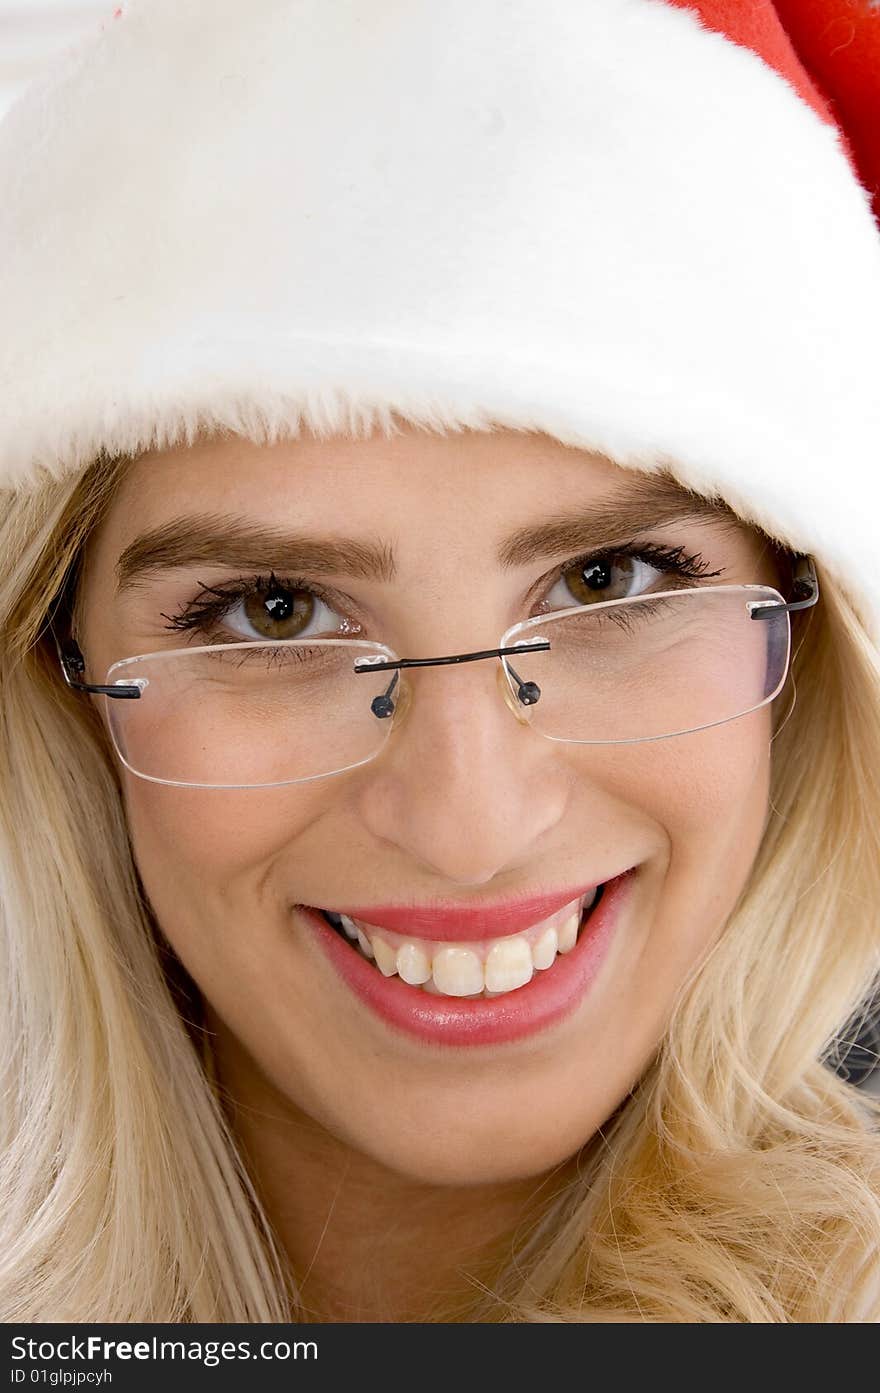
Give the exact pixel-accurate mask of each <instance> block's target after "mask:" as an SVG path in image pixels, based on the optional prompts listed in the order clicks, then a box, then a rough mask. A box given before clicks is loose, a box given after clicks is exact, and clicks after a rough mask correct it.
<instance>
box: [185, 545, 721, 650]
mask: <svg viewBox="0 0 880 1393" xmlns="http://www.w3.org/2000/svg"><path fill="white" fill-rule="evenodd" d="M622 556H625V557H627V558H629V559H632V560H634V561H647V563H648V565H649V566H653V567H654V568H655V569H657V570H659V571H662V572H666V573H668V574H671V575H674V576H676V577H677V578H679V579H686V580H701V579H704V578H705V577H706V576H707V575H708V576H718V575H720V574H721V572H720V571H709V570H707V567H708V565H709V563H708V561H703V560H702V559H701V556H700V553H699V552H697V553H696V554H694V555H691V554H690V553H688V552H686V551H685V549H684V547H669V546H661V545H659V544H658V543H655V542H623V543H621V545H619V546H616V547H607V548H605V549H604V550H603V551H592V552H586V553H584V555H582V556H576V557H573V558H572V559H571V560H570V561H565V562H563V563H562V565H561V566H558V567H557V568H556V570H555V571H554V572H553V576H552V581H551V584H550V587H549V588H551V589H552V588H553V586H555V584H556V582H557V581H558V580H561V579H562V577H563V576H564V575H565V574H566V572H568V571H572V570H576V569H585V568H586V567H587V566H588V565H595V564H597V563H600V562H602V561H607V560H610V559H614V558H615V557H622ZM271 589H281V590H290V591H294V590H305V591H307V592H308V593H309V594H311V595H314V596H315V597H316V599H318V600H321V601H322V603H323V604H325V605H327V606H328V607H329V608H330V609H334V608H336V607H337V606H338V605H339V602H340V599H341V597H340V596H339V595H336V594H334V593H333V592H332V591H330V590H325V589H324V588H323V587H322V586H320V585H315V584H313V583H312V582H311V581H309V580H307V579H306V578H305V577H303V576H290V577H282V578H279V577H278V576H276V575H275V572H274V571H272V572H271V573H270V575H269V577H268V579H266V578H264V577H263V576H251V577H248V576H239V577H238V578H237V579H235V580H232V581H230V582H229V583H228V584H227V585H225V586H222V587H215V586H210V585H201V584H200V594H209V595H214V596H215V597H216V598H215V599H213V600H206V601H200V599H199V596H198V595H196V596H193V598H192V599H191V600H188V601H187V602H186V603H185V604H183V605H182V606H181V608H180V610H179V611H178V613H177V614H176V615H173V616H172V615H167V614H163V615H162V618H163V619H167V620H168V621H169V622H168V623H167V624H166V625H165V626H164V627H165V628H167V629H172V630H175V631H186V630H195V631H196V632H198V633H202V634H205V633H207V632H208V630H209V629H210V628H211V626H212V625H213V624H215V623H216V622H217V621H218V620H220V619H223V618H224V617H225V616H226V615H227V614H228V613H229V611H230V610H231V609H233V607H234V606H235V605H236V604H237V603H238V602H239V601H240V600H243V599H247V598H248V597H249V596H250V595H252V594H254V593H256V592H263V591H270V590H271Z"/></svg>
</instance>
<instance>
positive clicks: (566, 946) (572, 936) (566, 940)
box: [557, 912, 581, 953]
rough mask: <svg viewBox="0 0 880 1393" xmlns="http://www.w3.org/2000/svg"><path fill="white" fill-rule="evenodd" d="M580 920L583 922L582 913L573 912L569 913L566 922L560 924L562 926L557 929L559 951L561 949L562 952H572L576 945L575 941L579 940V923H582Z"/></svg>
mask: <svg viewBox="0 0 880 1393" xmlns="http://www.w3.org/2000/svg"><path fill="white" fill-rule="evenodd" d="M580 922H581V915H580V912H578V913H576V914H571V915H569V917H568V918H567V919H566V921H565V923H564V924H561V925H560V927H559V929H558V931H557V932H558V933H559V951H560V953H570V952H571V950H572V948H573V947H574V945H575V943H576V942H577V936H578V925H579V924H580Z"/></svg>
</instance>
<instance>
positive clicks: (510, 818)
mask: <svg viewBox="0 0 880 1393" xmlns="http://www.w3.org/2000/svg"><path fill="white" fill-rule="evenodd" d="M403 671H404V672H405V673H406V678H407V685H408V687H409V693H408V697H407V699H406V700H405V701H404V706H403V710H402V712H401V716H400V722H399V725H397V726H396V728H395V729H394V730H393V731H392V733H391V738H390V739H389V742H388V744H387V745H386V746H385V748H384V749H383V751H382V753H381V755H380V756H379V757H378V758H377V759H376V761H375V762H374V763H373V764H372V765H370V766H369V769H368V770H365V771H364V774H365V777H364V780H363V784H362V787H361V790H360V799H361V807H360V813H361V816H362V818H363V821H364V823H365V824H366V826H367V828H368V829H369V830H370V831H371V832H372V833H373V835H374V836H375V837H377V838H379V839H380V840H382V841H386V842H393V843H394V844H395V845H396V846H397V847H399V848H400V849H402V850H403V851H405V852H406V853H407V855H408V856H409V857H411V858H415V859H417V860H419V861H421V862H422V863H423V864H424V865H426V866H428V867H430V868H431V870H432V871H433V872H434V873H435V874H436V875H438V876H440V877H442V878H443V879H444V880H445V881H447V882H448V883H450V884H451V883H456V884H461V885H482V884H484V883H486V882H488V881H490V880H492V879H494V878H496V877H497V876H498V875H499V874H501V873H503V872H504V870H505V869H506V868H508V867H511V866H517V865H520V864H522V863H523V861H524V860H528V858H529V857H530V856H531V855H534V848H535V845H536V844H537V843H539V842H540V839H541V838H542V837H543V836H544V834H545V833H546V832H547V831H548V830H549V829H550V828H552V827H553V826H554V824H555V823H556V822H557V821H558V820H559V819H560V818H561V817H562V816H563V813H564V807H565V799H566V780H565V771H564V768H563V764H564V761H562V760H560V758H559V755H558V753H556V752H557V751H558V750H559V748H560V747H559V746H558V745H554V744H553V743H552V742H550V741H547V740H543V739H542V738H541V736H540V735H538V734H536V733H535V732H534V731H532V730H530V729H529V727H528V725H527V724H524V723H521V722H520V721H518V720H517V719H516V717H515V715H514V714H513V710H512V709H511V706H510V705H509V704H508V702H507V701H506V700H505V695H504V692H505V690H506V682H505V678H504V673H503V671H502V670H501V664H500V660H499V659H497V658H496V659H494V660H493V659H486V660H482V661H478V662H472V663H461V664H456V663H451V664H448V665H441V666H438V667H426V668H409V669H404V670H403ZM508 698H509V700H510V701H511V702H512V703H513V705H515V699H514V698H512V697H511V696H510V694H509V692H508Z"/></svg>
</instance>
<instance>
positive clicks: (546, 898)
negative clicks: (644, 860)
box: [320, 872, 622, 942]
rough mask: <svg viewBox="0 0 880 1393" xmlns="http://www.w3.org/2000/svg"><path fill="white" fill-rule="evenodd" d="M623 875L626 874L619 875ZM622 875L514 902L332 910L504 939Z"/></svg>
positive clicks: (421, 929)
mask: <svg viewBox="0 0 880 1393" xmlns="http://www.w3.org/2000/svg"><path fill="white" fill-rule="evenodd" d="M618 874H622V873H620V872H619V873H618ZM616 878H617V877H616V876H607V877H606V878H605V879H604V880H591V881H588V882H587V884H581V885H571V886H568V887H566V888H565V889H563V890H553V891H552V892H551V893H550V894H548V895H530V896H519V897H517V898H514V899H509V900H495V901H494V902H493V903H491V904H470V905H462V904H456V903H455V902H454V901H447V902H445V903H444V902H442V901H435V902H434V903H433V904H432V905H426V904H421V905H418V904H411V905H394V904H381V905H378V904H374V905H361V906H358V907H354V908H352V907H351V906H348V905H345V906H341V907H339V908H335V909H334V908H331V906H329V905H322V906H320V908H322V909H330V910H331V913H333V914H347V915H348V917H349V918H350V919H360V920H362V921H363V922H364V923H365V924H371V925H373V926H374V927H375V928H377V929H390V930H391V931H392V932H393V933H404V934H405V933H411V934H413V935H414V936H415V937H419V938H429V939H431V938H432V939H437V940H438V941H441V942H442V941H444V940H445V941H447V942H449V941H454V940H460V939H480V938H502V937H504V935H505V934H513V933H518V932H519V931H520V930H521V929H528V928H531V926H532V925H533V924H540V923H541V921H542V920H544V919H549V917H550V915H551V914H556V912H557V911H558V910H560V909H563V908H564V907H565V905H567V904H571V903H572V901H573V900H577V899H580V898H581V897H582V896H584V895H588V894H590V892H591V891H592V890H594V889H595V888H596V887H597V886H598V885H605V884H607V883H608V881H609V880H615V879H616Z"/></svg>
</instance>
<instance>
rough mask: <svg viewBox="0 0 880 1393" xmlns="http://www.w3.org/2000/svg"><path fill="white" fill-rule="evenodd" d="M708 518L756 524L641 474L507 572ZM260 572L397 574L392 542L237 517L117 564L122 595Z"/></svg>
mask: <svg viewBox="0 0 880 1393" xmlns="http://www.w3.org/2000/svg"><path fill="white" fill-rule="evenodd" d="M692 521H703V522H713V523H716V524H721V526H722V527H723V528H726V529H729V530H732V531H743V530H747V527H748V525H747V524H746V523H745V522H744V521H743V519H742V518H740V517H739V515H738V514H737V513H736V512H734V510H733V509H732V508H731V507H730V506H729V505H728V504H727V503H726V502H725V501H724V500H723V499H721V498H718V497H716V496H712V497H705V496H704V495H702V494H699V493H696V492H693V491H692V490H690V489H687V488H683V487H682V486H681V485H680V484H679V483H677V482H676V481H675V480H671V479H670V478H669V477H668V476H667V475H665V474H660V475H640V476H639V477H637V478H634V479H633V480H632V482H631V483H630V484H629V485H628V486H627V487H625V488H624V489H618V490H617V492H615V493H613V494H610V495H608V496H606V497H605V498H600V499H598V500H596V501H594V502H591V503H590V504H589V505H585V506H583V507H581V508H579V509H575V510H574V511H571V510H569V511H566V512H564V513H558V514H556V515H555V516H551V517H549V518H546V519H545V520H544V521H543V522H540V523H538V524H536V525H535V524H529V525H526V526H523V527H520V528H518V529H517V530H516V531H515V532H513V533H511V535H510V536H508V537H507V538H506V539H505V540H504V542H502V544H501V546H500V547H499V549H498V552H497V558H496V559H497V560H498V562H499V564H500V565H501V567H502V568H503V569H505V570H512V569H513V568H515V567H517V566H526V565H528V564H529V563H530V562H532V561H535V560H539V559H545V558H548V559H549V558H551V557H554V556H559V555H562V554H564V553H570V552H573V551H577V550H579V549H580V550H583V551H587V550H599V549H600V548H601V547H605V546H610V545H614V544H620V543H622V542H623V541H624V539H627V538H629V537H630V536H631V535H637V534H638V533H642V532H649V531H651V530H653V529H654V528H656V527H662V526H665V525H668V524H670V523H676V522H692ZM197 565H201V566H209V565H217V566H220V565H223V566H239V567H244V568H251V567H258V568H266V569H274V570H277V571H279V572H280V571H307V572H309V573H311V574H313V575H336V574H344V575H347V576H351V577H356V578H358V579H360V580H375V581H381V582H384V583H388V582H390V581H391V580H393V579H394V578H395V576H396V574H397V570H396V560H395V556H394V550H393V548H392V547H391V546H390V545H389V544H388V543H385V542H379V541H371V540H367V539H356V538H351V537H341V536H325V537H319V536H314V535H311V534H309V533H290V532H287V531H279V530H278V529H277V528H275V527H272V526H269V525H268V524H265V523H253V522H249V521H248V520H247V519H244V518H241V517H239V516H235V515H225V514H220V513H206V514H197V515H192V516H187V515H180V516H178V517H174V518H170V519H169V520H168V521H166V522H163V523H160V524H159V525H158V526H157V527H154V528H151V529H150V530H149V531H147V532H144V533H142V534H141V535H140V536H138V537H136V538H135V540H134V541H133V542H131V543H130V544H129V545H128V546H127V547H126V548H125V550H124V551H123V552H122V554H121V555H120V557H119V559H118V561H117V563H116V576H117V587H116V593H117V595H121V594H122V593H123V592H125V591H127V590H131V589H133V588H135V587H136V586H138V585H142V584H143V583H144V582H145V581H148V580H149V579H150V578H151V577H153V576H156V575H159V574H162V573H164V572H167V571H172V570H179V569H185V568H189V567H193V566H197Z"/></svg>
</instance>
